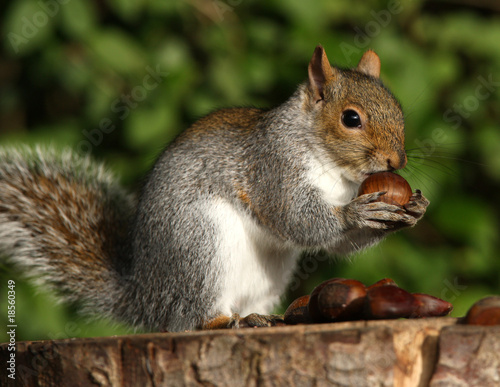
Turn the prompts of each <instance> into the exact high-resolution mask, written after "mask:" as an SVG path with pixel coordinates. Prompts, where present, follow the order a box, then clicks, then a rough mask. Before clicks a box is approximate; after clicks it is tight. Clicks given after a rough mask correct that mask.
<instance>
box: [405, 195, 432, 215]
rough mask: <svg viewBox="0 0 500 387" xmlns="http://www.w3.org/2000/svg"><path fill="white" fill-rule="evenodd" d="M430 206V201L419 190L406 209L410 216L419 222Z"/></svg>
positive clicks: (406, 205)
mask: <svg viewBox="0 0 500 387" xmlns="http://www.w3.org/2000/svg"><path fill="white" fill-rule="evenodd" d="M428 205H429V200H427V198H426V197H425V196H424V195H422V192H421V191H420V190H419V189H417V190H415V193H414V194H413V195H412V197H411V198H410V201H409V202H408V203H406V204H405V205H404V208H405V210H406V212H407V213H408V214H410V215H411V216H413V217H414V218H415V219H417V220H418V219H420V218H421V217H422V216H423V215H424V214H425V211H426V210H427V206H428Z"/></svg>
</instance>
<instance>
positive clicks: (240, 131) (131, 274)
mask: <svg viewBox="0 0 500 387" xmlns="http://www.w3.org/2000/svg"><path fill="white" fill-rule="evenodd" d="M404 139H405V134H404V117H403V113H402V109H401V106H400V104H399V102H398V101H397V100H396V98H395V97H394V96H393V95H392V94H391V92H390V91H389V90H388V89H387V88H386V87H385V86H384V85H383V84H382V82H381V80H380V59H379V57H378V56H377V54H376V53H375V52H373V51H371V50H369V51H366V52H365V53H364V54H363V56H362V58H361V60H360V61H359V63H358V65H357V67H355V68H352V69H341V68H337V67H332V66H331V65H330V62H329V61H328V58H327V56H326V53H325V50H324V49H323V47H322V46H320V45H319V46H317V47H316V49H315V51H314V53H313V56H312V59H311V61H310V63H309V67H308V77H307V80H306V81H304V82H303V83H302V84H300V85H299V86H298V88H297V90H296V91H295V93H294V94H293V95H292V96H291V97H290V98H289V99H288V100H287V101H285V102H284V103H283V104H281V105H279V106H278V107H275V108H272V109H269V110H263V109H257V108H229V109H222V110H218V111H215V112H213V113H211V114H209V115H207V116H205V117H204V118H201V119H200V120H199V121H197V122H195V123H194V124H193V125H192V126H191V127H189V128H188V129H187V130H185V131H184V132H183V133H181V134H180V135H179V136H178V137H177V138H176V139H175V140H174V141H173V142H172V143H171V144H169V145H168V146H167V147H166V149H164V151H163V152H162V153H161V154H160V155H159V157H158V159H157V161H156V163H155V164H154V165H153V167H152V169H151V171H150V172H149V174H148V175H147V177H146V178H145V181H144V183H143V186H142V189H141V191H140V193H139V194H138V197H137V198H136V197H134V196H133V195H131V194H129V193H127V192H126V191H125V190H124V189H122V188H120V186H119V184H118V183H116V179H115V178H114V177H113V176H112V175H111V174H110V173H109V172H107V170H106V169H105V168H104V167H103V166H102V165H101V164H99V163H97V162H95V161H92V160H90V159H89V157H87V156H81V155H76V154H75V153H72V152H71V151H66V152H62V153H60V154H58V153H57V152H55V151H53V150H50V149H42V148H39V147H38V148H34V149H28V148H22V149H12V148H9V147H6V148H4V149H1V150H0V254H1V255H2V256H4V257H7V259H8V260H9V261H10V262H13V263H14V264H15V265H18V266H19V267H21V269H22V270H25V271H26V272H28V273H29V274H30V275H32V276H35V277H37V279H39V278H42V280H43V281H44V282H45V283H47V284H49V285H51V286H52V287H53V288H55V289H57V290H58V291H59V292H60V293H61V295H62V296H63V298H64V299H66V300H69V301H78V302H80V303H81V305H82V307H83V308H84V309H85V311H88V312H92V313H97V314H101V315H107V316H111V317H113V318H115V319H118V320H121V321H124V322H126V323H128V324H130V325H131V326H133V327H142V328H144V329H147V330H157V331H182V330H193V329H213V328H229V327H244V326H251V327H258V326H269V325H275V324H278V323H279V321H280V316H278V315H273V314H270V313H271V312H272V310H273V308H274V307H275V306H276V305H277V303H278V302H279V301H280V298H281V297H282V295H283V293H284V292H285V291H286V288H287V284H288V283H289V282H290V280H291V278H292V274H293V271H294V268H295V266H296V264H297V261H298V259H299V257H300V255H301V253H303V252H304V251H318V250H325V251H327V252H329V253H332V254H336V255H341V254H344V255H348V254H351V253H353V252H356V251H358V250H360V249H363V248H365V247H367V246H370V245H373V244H375V243H377V242H378V241H380V240H381V239H382V238H383V237H385V236H386V235H387V234H389V233H391V232H393V231H395V230H399V229H401V228H404V227H412V226H414V225H415V224H416V222H417V221H418V220H419V219H420V218H421V217H422V215H423V214H424V213H425V210H426V208H427V206H428V204H429V201H428V200H427V199H426V198H425V197H424V196H423V195H422V193H421V192H420V191H419V190H416V191H415V192H414V193H413V196H412V197H411V199H410V202H409V203H408V204H407V205H405V208H404V210H403V211H402V210H401V208H400V207H397V206H394V205H391V204H386V203H384V202H381V201H377V199H378V198H379V197H380V196H381V195H383V194H384V192H376V193H372V194H365V195H361V196H359V197H357V190H358V187H359V186H360V184H361V182H362V181H363V180H364V179H365V178H366V177H367V176H368V175H370V174H372V173H375V172H380V171H394V170H397V169H401V168H403V167H405V165H406V163H407V158H406V153H405V148H404ZM242 316H244V317H242Z"/></svg>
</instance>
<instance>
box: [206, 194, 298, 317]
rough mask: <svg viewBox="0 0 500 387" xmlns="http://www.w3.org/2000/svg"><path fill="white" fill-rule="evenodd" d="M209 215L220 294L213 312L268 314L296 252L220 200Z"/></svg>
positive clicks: (287, 279)
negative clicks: (216, 235)
mask: <svg viewBox="0 0 500 387" xmlns="http://www.w3.org/2000/svg"><path fill="white" fill-rule="evenodd" d="M210 215H211V217H212V218H214V220H215V222H216V224H217V225H219V227H220V231H221V232H220V235H222V236H223V238H224V239H223V240H222V241H221V243H220V246H219V248H218V252H219V253H218V254H217V259H218V260H219V262H218V266H219V267H220V268H221V269H222V273H221V278H222V279H223V284H222V293H221V297H220V298H219V300H218V303H217V305H215V310H214V312H216V313H223V314H225V315H228V316H229V315H231V314H233V313H239V314H240V315H242V316H245V315H248V314H250V313H260V314H269V313H271V312H272V311H273V308H274V307H275V306H276V305H277V304H278V303H279V301H280V297H281V296H282V295H283V293H284V292H285V290H286V287H287V285H288V283H289V282H290V279H291V276H292V273H293V271H294V269H295V265H296V262H297V260H298V258H299V256H300V250H299V249H298V248H296V247H291V246H285V245H284V244H283V243H282V242H280V241H278V240H277V239H276V238H275V237H273V236H272V235H270V233H269V231H267V230H265V229H263V228H262V227H260V226H259V225H258V224H257V223H256V222H255V221H254V220H253V219H252V218H251V217H250V216H249V215H248V214H246V213H244V212H243V211H239V210H237V209H235V208H234V207H233V206H232V205H231V204H229V203H227V202H224V201H222V200H219V201H216V202H215V203H214V204H213V206H212V210H211V211H210Z"/></svg>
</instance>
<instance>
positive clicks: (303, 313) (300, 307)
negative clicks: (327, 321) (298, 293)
mask: <svg viewBox="0 0 500 387" xmlns="http://www.w3.org/2000/svg"><path fill="white" fill-rule="evenodd" d="M308 303H309V295H305V296H302V297H299V298H297V299H296V300H295V301H293V302H292V303H291V304H290V305H289V306H288V308H287V309H286V311H285V314H284V316H283V319H284V320H285V324H292V325H295V324H310V323H312V322H313V321H312V320H311V316H309V310H308V306H307V305H308Z"/></svg>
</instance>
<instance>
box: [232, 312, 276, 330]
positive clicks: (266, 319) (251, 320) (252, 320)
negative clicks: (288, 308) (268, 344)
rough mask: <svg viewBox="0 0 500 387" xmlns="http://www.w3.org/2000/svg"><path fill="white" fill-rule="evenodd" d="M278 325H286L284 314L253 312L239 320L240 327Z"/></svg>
mask: <svg viewBox="0 0 500 387" xmlns="http://www.w3.org/2000/svg"><path fill="white" fill-rule="evenodd" d="M277 325H285V321H284V320H283V316H281V315H278V314H270V315H264V314H257V313H252V314H249V315H248V316H246V317H243V318H241V319H240V321H239V328H257V327H259V328H260V327H273V326H277Z"/></svg>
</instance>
